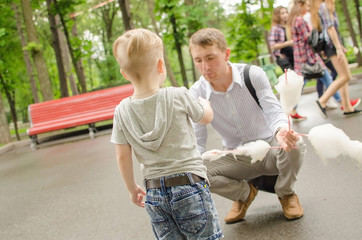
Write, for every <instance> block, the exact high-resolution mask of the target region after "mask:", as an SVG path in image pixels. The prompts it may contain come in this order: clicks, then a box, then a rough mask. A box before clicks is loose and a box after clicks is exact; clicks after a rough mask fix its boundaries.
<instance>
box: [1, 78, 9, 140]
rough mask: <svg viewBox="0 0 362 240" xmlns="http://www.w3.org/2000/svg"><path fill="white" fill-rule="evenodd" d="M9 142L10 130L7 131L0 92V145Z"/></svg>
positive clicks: (7, 125)
mask: <svg viewBox="0 0 362 240" xmlns="http://www.w3.org/2000/svg"><path fill="white" fill-rule="evenodd" d="M0 74H1V73H0ZM9 142H11V135H10V129H9V124H8V120H7V118H6V113H5V107H4V102H3V97H2V95H1V91H0V143H1V144H4V143H5V144H6V143H9Z"/></svg>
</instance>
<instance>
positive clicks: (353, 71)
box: [351, 67, 362, 75]
mask: <svg viewBox="0 0 362 240" xmlns="http://www.w3.org/2000/svg"><path fill="white" fill-rule="evenodd" d="M360 73H362V67H356V68H351V74H352V75H354V74H360Z"/></svg>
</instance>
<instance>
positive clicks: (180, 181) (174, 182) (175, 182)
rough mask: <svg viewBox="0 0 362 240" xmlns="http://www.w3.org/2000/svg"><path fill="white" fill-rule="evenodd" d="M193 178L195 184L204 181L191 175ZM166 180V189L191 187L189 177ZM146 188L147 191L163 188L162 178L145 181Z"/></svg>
mask: <svg viewBox="0 0 362 240" xmlns="http://www.w3.org/2000/svg"><path fill="white" fill-rule="evenodd" d="M191 177H192V179H193V180H194V182H195V183H197V182H202V181H204V179H203V178H201V177H199V176H197V175H195V174H193V173H191ZM164 180H165V187H175V186H181V185H190V184H191V182H190V179H189V178H188V176H187V175H182V176H175V177H170V178H168V177H167V178H166V177H165V178H164ZM145 187H146V189H150V188H161V178H153V179H148V180H146V181H145Z"/></svg>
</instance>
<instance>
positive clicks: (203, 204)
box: [145, 173, 223, 240]
mask: <svg viewBox="0 0 362 240" xmlns="http://www.w3.org/2000/svg"><path fill="white" fill-rule="evenodd" d="M180 175H186V174H177V175H172V176H167V177H162V178H161V188H153V189H148V190H147V196H146V202H145V207H146V210H147V213H148V214H149V215H150V218H151V223H152V230H153V232H154V234H155V236H156V239H159V240H162V239H190V240H196V239H205V240H213V239H219V238H221V237H222V236H223V234H222V232H221V229H220V223H219V219H218V216H217V211H216V208H215V205H214V203H213V201H212V198H211V195H210V191H209V186H208V185H207V184H206V183H205V182H198V183H195V182H194V181H193V179H192V177H191V174H189V173H187V175H188V176H189V179H190V182H191V183H192V184H191V185H182V186H175V187H165V185H164V179H165V178H168V177H174V176H180Z"/></svg>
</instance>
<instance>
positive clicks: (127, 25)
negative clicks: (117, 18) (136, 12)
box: [118, 0, 134, 31]
mask: <svg viewBox="0 0 362 240" xmlns="http://www.w3.org/2000/svg"><path fill="white" fill-rule="evenodd" d="M118 3H119V7H120V8H121V11H122V19H123V25H124V30H125V31H127V30H130V29H133V28H134V27H133V24H132V14H131V11H130V7H129V1H128V0H118Z"/></svg>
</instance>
